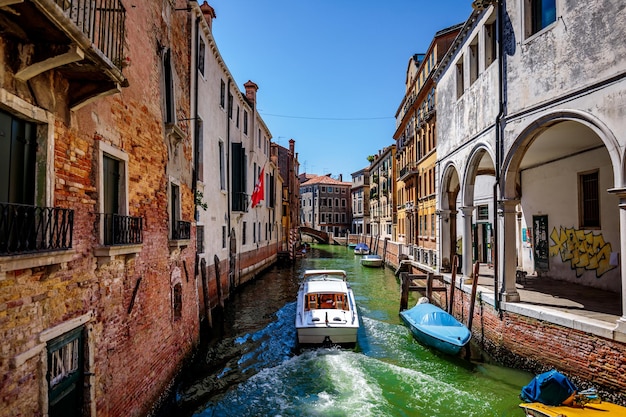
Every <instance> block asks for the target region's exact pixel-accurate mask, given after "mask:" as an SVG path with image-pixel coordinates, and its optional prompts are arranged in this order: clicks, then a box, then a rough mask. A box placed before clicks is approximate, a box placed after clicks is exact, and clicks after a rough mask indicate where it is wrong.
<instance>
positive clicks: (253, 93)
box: [243, 80, 259, 106]
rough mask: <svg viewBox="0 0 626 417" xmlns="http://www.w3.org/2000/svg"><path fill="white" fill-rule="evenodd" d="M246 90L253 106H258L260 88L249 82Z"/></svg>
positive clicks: (245, 85) (246, 84)
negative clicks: (257, 97) (257, 99)
mask: <svg viewBox="0 0 626 417" xmlns="http://www.w3.org/2000/svg"><path fill="white" fill-rule="evenodd" d="M243 86H244V87H245V88H246V98H247V99H248V100H249V101H250V103H252V105H253V106H255V105H256V92H257V90H258V89H259V86H258V85H256V84H255V83H253V82H252V81H250V80H248V82H247V83H245V84H244V85H243Z"/></svg>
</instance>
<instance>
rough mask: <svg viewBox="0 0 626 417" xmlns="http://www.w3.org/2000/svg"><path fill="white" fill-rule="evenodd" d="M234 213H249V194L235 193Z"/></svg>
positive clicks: (233, 197) (233, 195) (233, 196)
mask: <svg viewBox="0 0 626 417" xmlns="http://www.w3.org/2000/svg"><path fill="white" fill-rule="evenodd" d="M232 204H233V206H232V209H233V211H243V212H247V211H248V204H249V201H248V194H246V193H242V192H234V193H233V194H232Z"/></svg>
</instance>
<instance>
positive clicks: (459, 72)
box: [456, 55, 465, 98]
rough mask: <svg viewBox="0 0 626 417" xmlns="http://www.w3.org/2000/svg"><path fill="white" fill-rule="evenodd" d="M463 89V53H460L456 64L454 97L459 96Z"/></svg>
mask: <svg viewBox="0 0 626 417" xmlns="http://www.w3.org/2000/svg"><path fill="white" fill-rule="evenodd" d="M463 91H465V84H464V83H463V55H461V57H460V58H459V62H457V64H456V98H461V96H462V95H463Z"/></svg>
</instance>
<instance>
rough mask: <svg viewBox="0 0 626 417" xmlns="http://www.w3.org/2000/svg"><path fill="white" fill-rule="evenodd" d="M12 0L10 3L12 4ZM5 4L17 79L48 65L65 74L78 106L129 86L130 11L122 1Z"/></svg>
mask: <svg viewBox="0 0 626 417" xmlns="http://www.w3.org/2000/svg"><path fill="white" fill-rule="evenodd" d="M7 1H8V3H7ZM2 4H3V5H4V6H5V7H2V8H0V19H1V20H2V21H3V37H4V39H5V41H6V43H7V44H8V46H7V48H6V49H7V50H15V51H20V56H19V57H15V60H16V61H15V62H20V64H19V65H18V66H17V68H16V72H15V78H17V79H18V80H20V81H28V80H31V79H32V78H34V77H36V76H37V75H39V74H42V73H44V72H46V71H49V70H56V71H58V72H59V73H60V74H61V75H62V76H64V77H65V78H66V80H67V81H68V83H69V86H68V88H67V92H68V93H67V94H68V100H69V107H70V108H71V109H72V110H76V109H78V108H80V107H81V106H83V105H85V104H87V103H89V102H91V101H93V100H95V99H97V98H98V97H102V96H106V95H109V94H114V93H117V92H119V91H120V88H121V87H126V86H128V81H127V80H126V78H125V77H124V75H123V74H122V67H123V65H124V64H125V56H124V33H125V19H126V10H125V9H124V7H123V5H122V3H121V0H6V1H4V2H2Z"/></svg>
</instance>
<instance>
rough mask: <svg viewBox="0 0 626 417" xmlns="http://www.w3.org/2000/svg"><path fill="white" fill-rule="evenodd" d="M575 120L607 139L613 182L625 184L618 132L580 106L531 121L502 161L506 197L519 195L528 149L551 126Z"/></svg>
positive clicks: (600, 137)
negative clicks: (523, 163)
mask: <svg viewBox="0 0 626 417" xmlns="http://www.w3.org/2000/svg"><path fill="white" fill-rule="evenodd" d="M564 121H574V122H578V123H580V124H582V125H584V126H586V127H588V128H589V129H591V130H592V131H593V132H594V133H595V134H596V135H597V136H598V138H599V139H600V140H601V141H602V142H603V143H604V146H605V147H606V149H607V151H608V153H609V157H610V159H611V164H612V166H613V183H614V187H615V188H621V187H624V186H625V185H626V183H625V178H626V174H625V173H626V166H625V163H626V162H625V161H624V159H625V158H624V155H623V154H622V152H621V148H620V146H619V143H618V141H617V139H616V138H615V135H614V134H613V133H612V132H611V130H610V129H609V128H608V127H607V126H606V125H605V124H604V123H603V122H602V121H600V120H599V119H598V118H597V117H595V116H593V115H591V114H589V113H586V112H583V111H579V110H559V111H553V112H550V113H547V114H545V115H543V116H541V117H539V118H538V119H536V120H534V121H532V122H530V123H529V124H528V126H526V127H525V128H524V129H523V130H522V131H521V132H520V134H519V135H518V136H517V138H515V141H514V142H513V144H512V145H511V147H510V148H509V150H508V151H507V154H506V157H505V158H504V161H503V165H502V173H503V185H502V196H503V198H506V199H518V198H519V195H518V194H519V189H518V174H519V170H520V165H521V162H522V160H523V159H524V155H525V154H526V151H527V150H528V148H530V146H531V145H532V143H533V142H534V140H535V139H537V138H538V137H539V136H540V135H541V133H543V132H545V131H546V130H547V129H548V128H550V127H551V126H553V125H555V124H556V123H559V122H564Z"/></svg>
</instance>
